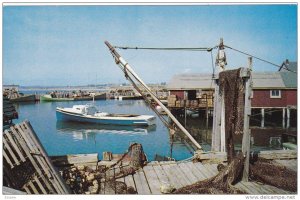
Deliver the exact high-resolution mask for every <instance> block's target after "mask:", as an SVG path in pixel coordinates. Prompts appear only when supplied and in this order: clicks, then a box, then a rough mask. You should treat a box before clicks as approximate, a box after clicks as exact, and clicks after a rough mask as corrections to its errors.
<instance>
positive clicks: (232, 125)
mask: <svg viewBox="0 0 300 200" xmlns="http://www.w3.org/2000/svg"><path fill="white" fill-rule="evenodd" d="M240 72H241V68H239V69H236V70H226V71H223V72H221V73H220V74H219V85H220V90H219V91H220V96H223V97H224V104H225V137H226V150H227V153H228V161H230V160H231V159H232V158H233V157H234V144H233V137H234V135H238V134H242V133H243V129H244V106H245V87H244V80H243V78H242V77H241V76H240Z"/></svg>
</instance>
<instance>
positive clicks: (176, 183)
mask: <svg viewBox="0 0 300 200" xmlns="http://www.w3.org/2000/svg"><path fill="white" fill-rule="evenodd" d="M161 167H162V169H163V170H164V171H165V173H166V175H167V177H168V179H169V180H170V182H171V184H172V185H173V186H174V187H175V188H176V189H177V188H181V187H183V186H184V185H183V184H182V183H181V182H180V180H179V178H178V177H177V176H176V172H174V171H172V169H171V167H170V165H169V164H168V165H161Z"/></svg>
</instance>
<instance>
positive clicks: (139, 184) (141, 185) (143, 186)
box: [133, 171, 150, 194]
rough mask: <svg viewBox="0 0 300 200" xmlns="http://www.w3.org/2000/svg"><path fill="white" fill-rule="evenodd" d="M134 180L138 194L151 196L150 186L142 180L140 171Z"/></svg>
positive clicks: (134, 176)
mask: <svg viewBox="0 0 300 200" xmlns="http://www.w3.org/2000/svg"><path fill="white" fill-rule="evenodd" d="M133 178H134V182H135V186H136V189H137V193H138V194H150V189H149V187H148V184H147V183H145V181H144V179H141V176H140V173H139V172H138V171H137V172H136V173H135V174H134V175H133ZM147 187H148V188H147Z"/></svg>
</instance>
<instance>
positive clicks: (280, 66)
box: [224, 45, 297, 73]
mask: <svg viewBox="0 0 300 200" xmlns="http://www.w3.org/2000/svg"><path fill="white" fill-rule="evenodd" d="M224 47H226V48H228V49H231V50H233V51H236V52H239V53H241V54H244V55H247V56H251V57H253V58H255V59H257V60H260V61H263V62H265V63H268V64H270V65H274V66H276V67H278V68H284V69H286V70H287V71H290V72H293V73H297V72H295V71H293V70H290V69H289V68H287V67H286V66H284V65H283V64H282V65H277V64H275V63H272V62H270V61H267V60H265V59H262V58H259V57H257V56H254V55H251V54H249V53H246V52H244V51H241V50H238V49H235V48H233V47H230V46H227V45H224Z"/></svg>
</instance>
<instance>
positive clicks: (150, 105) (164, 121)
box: [112, 54, 171, 128]
mask: <svg viewBox="0 0 300 200" xmlns="http://www.w3.org/2000/svg"><path fill="white" fill-rule="evenodd" d="M112 56H113V57H114V58H115V59H117V58H116V57H115V56H114V54H112ZM117 65H118V66H119V68H120V69H121V70H122V71H123V73H124V74H125V78H126V79H128V80H129V81H130V82H131V83H132V85H133V87H134V88H135V89H136V90H137V91H138V92H139V93H140V94H141V95H142V97H143V98H144V100H145V102H146V103H148V105H149V107H150V108H151V109H152V110H153V111H154V112H155V113H156V114H157V116H158V117H159V118H160V120H161V121H162V122H163V123H164V124H165V126H166V127H168V128H171V126H170V124H169V122H168V121H167V120H166V119H165V118H164V117H163V116H162V115H161V114H160V113H159V112H158V111H157V110H156V109H155V107H154V106H153V105H152V104H151V102H150V101H149V99H148V98H147V97H146V95H144V94H143V92H142V91H141V90H140V88H139V87H138V86H137V85H136V83H135V82H134V80H133V79H132V78H131V77H130V76H129V75H128V73H127V71H126V70H125V69H126V66H124V69H123V68H122V67H121V63H117ZM129 73H130V74H131V75H132V76H133V77H134V78H135V76H134V75H133V74H132V73H131V72H130V71H129ZM135 79H136V78H135ZM136 80H137V79H136ZM137 81H138V82H139V83H140V84H141V82H140V81H139V80H137ZM141 86H142V87H144V89H146V87H145V86H143V84H141ZM151 94H152V95H154V94H153V93H152V92H151ZM154 96H155V95H154Z"/></svg>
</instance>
